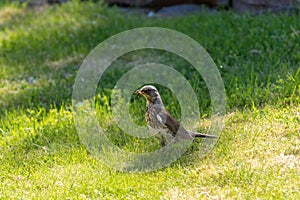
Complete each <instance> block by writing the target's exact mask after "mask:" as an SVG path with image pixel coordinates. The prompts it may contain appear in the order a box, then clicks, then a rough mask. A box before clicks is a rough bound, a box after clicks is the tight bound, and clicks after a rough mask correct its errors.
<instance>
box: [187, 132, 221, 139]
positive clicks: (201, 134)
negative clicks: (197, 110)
mask: <svg viewBox="0 0 300 200" xmlns="http://www.w3.org/2000/svg"><path fill="white" fill-rule="evenodd" d="M188 132H189V134H190V135H191V136H192V137H200V138H218V136H216V135H208V134H203V133H195V132H192V131H188Z"/></svg>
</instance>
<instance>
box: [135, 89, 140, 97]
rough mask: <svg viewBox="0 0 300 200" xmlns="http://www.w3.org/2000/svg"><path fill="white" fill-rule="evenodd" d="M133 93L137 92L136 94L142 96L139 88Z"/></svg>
mask: <svg viewBox="0 0 300 200" xmlns="http://www.w3.org/2000/svg"><path fill="white" fill-rule="evenodd" d="M134 93H135V94H137V95H138V96H142V92H141V91H140V90H137V91H135V92H134Z"/></svg>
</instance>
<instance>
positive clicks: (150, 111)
mask: <svg viewBox="0 0 300 200" xmlns="http://www.w3.org/2000/svg"><path fill="white" fill-rule="evenodd" d="M157 116H158V112H157V111H156V110H155V108H151V107H147V111H146V113H145V118H146V122H147V125H148V126H150V127H151V128H153V129H162V128H165V126H164V125H163V124H162V122H161V121H160V120H159V119H158V118H157Z"/></svg>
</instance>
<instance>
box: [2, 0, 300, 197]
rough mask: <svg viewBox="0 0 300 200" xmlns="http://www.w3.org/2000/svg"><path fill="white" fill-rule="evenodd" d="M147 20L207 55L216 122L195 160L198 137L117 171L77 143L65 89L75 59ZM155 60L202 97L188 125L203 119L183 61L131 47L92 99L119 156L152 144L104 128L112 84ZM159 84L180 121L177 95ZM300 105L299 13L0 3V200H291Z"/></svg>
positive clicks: (138, 115)
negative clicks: (166, 155)
mask: <svg viewBox="0 0 300 200" xmlns="http://www.w3.org/2000/svg"><path fill="white" fill-rule="evenodd" d="M145 26H147V27H148V26H153V27H163V28H169V29H173V30H176V31H179V32H182V33H184V34H186V35H188V36H190V37H191V38H193V39H194V40H196V41H197V42H198V43H199V44H201V45H202V46H203V48H205V49H206V50H207V52H208V53H209V54H210V56H211V57H212V58H213V60H214V61H215V63H216V65H217V67H218V70H219V71H220V74H221V76H222V79H223V81H224V86H225V89H226V95H227V112H226V115H225V127H224V129H223V131H222V132H221V136H220V138H219V140H218V143H217V145H216V146H215V147H214V148H213V150H212V151H211V152H210V153H209V154H207V155H206V156H205V157H200V156H199V149H198V148H197V145H198V144H200V143H201V141H198V142H195V144H194V145H193V147H192V148H191V149H189V150H188V151H187V152H186V153H185V154H184V155H183V156H182V157H181V158H180V159H179V160H177V161H176V162H174V163H172V164H171V165H170V166H169V167H167V168H164V169H160V170H157V171H153V172H144V173H128V172H119V171H115V170H113V169H110V168H108V167H107V166H106V165H105V164H104V163H101V162H99V161H98V160H97V158H95V157H94V156H93V155H92V154H91V153H90V152H89V151H88V150H87V148H86V147H85V146H84V145H83V144H82V142H81V141H80V139H79V137H78V135H77V132H76V127H75V124H74V116H73V112H72V110H73V107H72V90H73V84H74V82H75V78H76V74H77V71H78V70H79V68H80V65H81V63H82V62H83V60H84V58H85V57H86V56H87V55H88V54H89V52H90V51H91V50H92V49H93V48H94V47H96V46H97V45H98V44H99V43H100V42H102V41H103V40H105V39H107V38H109V37H110V36H113V35H115V34H117V33H120V32H122V31H125V30H128V29H132V28H137V27H145ZM154 61H155V62H157V63H162V64H165V65H168V66H171V67H173V68H174V69H176V70H177V71H178V72H180V73H181V74H182V75H184V76H185V77H186V78H187V79H188V80H189V83H190V84H191V86H192V87H193V89H194V91H195V92H196V94H197V99H198V101H199V102H201V104H200V105H199V110H200V112H201V123H200V124H199V126H198V127H197V129H199V130H206V129H208V127H209V124H210V118H209V116H210V114H211V111H210V100H209V93H208V89H207V88H206V87H205V83H204V81H203V80H202V78H201V77H199V76H197V75H196V73H195V69H193V67H192V66H191V65H190V63H188V62H187V61H186V60H184V59H182V58H179V57H178V56H175V55H173V54H171V53H168V52H165V51H161V50H153V49H152V50H139V51H135V52H130V53H128V54H126V55H123V56H122V57H120V58H119V59H118V60H116V61H115V62H114V63H112V65H111V67H109V69H108V70H107V71H105V73H104V78H103V80H102V82H101V83H99V85H98V86H99V87H98V89H97V93H96V96H95V105H96V108H97V116H98V120H99V122H100V124H101V125H102V126H103V127H105V128H106V129H107V130H108V131H109V132H110V133H111V138H110V139H111V140H112V141H113V142H114V143H115V144H116V145H118V146H119V147H120V148H123V149H124V150H127V151H136V152H140V151H142V152H143V151H151V150H153V149H155V148H158V147H159V145H158V142H157V141H155V140H151V139H149V140H145V141H143V140H136V139H135V138H134V137H132V136H128V135H127V134H125V133H124V132H122V131H121V130H120V129H119V128H118V126H116V124H114V122H113V120H112V113H111V110H110V106H111V102H110V100H111V93H112V89H113V87H114V85H115V84H116V82H117V80H118V79H119V78H120V77H121V76H122V74H124V73H125V72H127V71H128V70H130V69H132V68H133V67H134V66H135V65H138V64H143V63H145V62H154ZM137 88H138V86H137ZM158 88H159V90H160V91H162V92H161V93H162V94H163V95H162V98H163V99H164V101H165V102H168V103H166V107H167V109H168V110H169V111H170V113H171V114H173V115H174V116H175V117H176V118H179V117H180V115H181V112H180V106H179V104H178V100H177V99H176V96H175V95H174V94H173V93H172V92H171V91H170V90H168V89H167V88H165V87H163V86H158ZM131 100H132V102H131V105H130V113H131V115H132V118H133V119H134V120H135V122H136V123H137V124H139V125H145V121H144V118H143V113H144V111H145V108H144V103H145V102H144V101H143V100H142V99H138V98H137V97H135V96H133V97H132V99H131ZM299 105H300V20H299V15H298V14H295V13H289V14H284V13H282V14H279V13H278V14H272V13H266V14H261V15H250V14H236V13H233V12H231V11H219V12H207V11H205V10H203V11H202V12H199V13H198V14H193V15H189V16H177V17H148V16H146V15H143V14H139V13H136V12H128V11H124V10H119V9H117V8H114V7H107V6H105V5H102V4H100V3H92V2H85V3H79V2H78V1H72V2H69V3H66V4H62V5H61V6H52V7H50V6H49V7H43V8H40V9H36V10H33V9H28V8H26V7H25V6H24V5H16V4H11V3H0V180H1V181H0V199H45V198H46V199H299V198H300V178H299V177H300V106H299Z"/></svg>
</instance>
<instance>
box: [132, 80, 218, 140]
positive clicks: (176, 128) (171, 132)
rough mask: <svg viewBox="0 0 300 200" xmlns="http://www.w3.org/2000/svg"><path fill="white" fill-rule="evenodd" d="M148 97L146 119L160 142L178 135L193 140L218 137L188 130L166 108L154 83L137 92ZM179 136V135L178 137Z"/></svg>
mask: <svg viewBox="0 0 300 200" xmlns="http://www.w3.org/2000/svg"><path fill="white" fill-rule="evenodd" d="M135 93H136V94H138V95H140V96H144V97H145V99H146V113H145V119H146V122H147V125H148V126H149V127H150V128H152V129H154V130H155V131H156V132H158V134H157V135H156V137H157V138H158V139H159V140H160V144H161V145H162V146H165V145H166V143H171V142H172V141H171V140H173V139H175V137H176V136H178V135H179V136H180V138H181V139H188V140H193V138H194V137H202V138H217V137H216V136H214V135H206V134H201V133H194V132H191V131H187V130H186V129H184V128H183V127H182V126H180V123H179V122H178V121H177V120H176V119H174V118H173V117H172V116H171V115H170V114H169V113H168V111H167V110H166V109H165V107H164V104H163V102H162V99H161V97H160V95H159V93H158V90H157V89H156V88H155V87H154V86H152V85H146V86H144V87H142V88H141V89H140V90H137V91H136V92H135ZM176 138H177V137H176Z"/></svg>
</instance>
